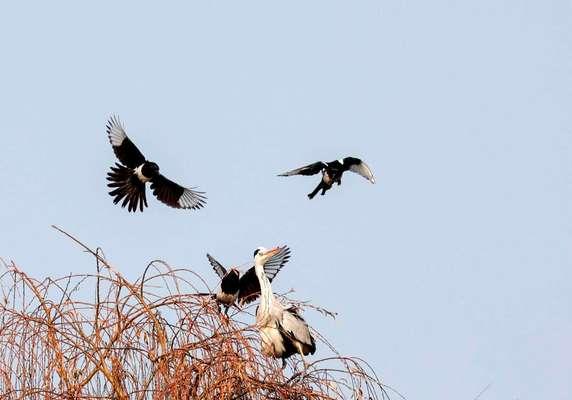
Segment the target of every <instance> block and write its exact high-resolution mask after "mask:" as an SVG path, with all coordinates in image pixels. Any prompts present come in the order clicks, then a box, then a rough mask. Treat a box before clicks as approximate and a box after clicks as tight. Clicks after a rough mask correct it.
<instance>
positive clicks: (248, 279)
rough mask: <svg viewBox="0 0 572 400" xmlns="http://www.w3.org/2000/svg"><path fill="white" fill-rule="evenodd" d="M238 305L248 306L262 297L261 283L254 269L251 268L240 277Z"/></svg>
mask: <svg viewBox="0 0 572 400" xmlns="http://www.w3.org/2000/svg"><path fill="white" fill-rule="evenodd" d="M238 287H239V289H238V305H239V306H241V307H242V306H243V305H245V304H248V303H250V302H252V301H254V300H256V299H257V298H258V296H260V282H259V281H258V277H257V276H256V271H255V270H254V267H251V268H249V269H248V271H246V272H245V273H244V274H242V276H241V277H240V281H239V284H238Z"/></svg>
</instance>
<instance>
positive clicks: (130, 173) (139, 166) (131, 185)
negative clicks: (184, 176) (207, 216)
mask: <svg viewBox="0 0 572 400" xmlns="http://www.w3.org/2000/svg"><path fill="white" fill-rule="evenodd" d="M106 128H107V129H106V130H107V136H108V138H109V142H110V143H111V146H112V147H113V151H114V153H115V155H116V156H117V158H118V159H119V161H120V162H121V164H119V163H115V167H111V172H108V173H107V180H108V181H109V182H110V183H108V184H107V186H108V187H110V188H114V189H113V190H112V191H110V192H109V194H110V195H111V196H112V197H114V199H113V203H115V204H117V203H119V202H120V201H121V200H123V202H122V203H121V207H125V206H127V209H128V210H129V211H130V212H131V211H137V208H139V210H140V211H143V209H144V208H145V207H147V198H146V195H145V184H146V183H147V182H150V183H151V190H152V191H153V194H154V195H155V197H157V199H159V200H160V201H161V202H163V203H165V204H166V205H168V206H170V207H174V208H186V209H198V208H202V207H204V205H205V203H206V196H205V195H204V192H199V191H196V190H194V188H190V189H189V188H185V187H183V186H181V185H179V184H177V183H175V182H173V181H171V180H169V179H167V178H166V177H164V176H163V175H162V174H161V173H160V172H159V166H158V165H157V164H155V163H154V162H151V161H148V160H147V159H145V156H143V154H142V153H141V152H140V151H139V149H138V148H137V146H135V144H134V143H133V142H132V141H131V139H129V137H128V136H127V134H126V133H125V129H124V128H123V125H122V124H121V121H120V120H119V118H118V117H117V116H112V117H111V118H110V119H109V120H108V122H107V126H106Z"/></svg>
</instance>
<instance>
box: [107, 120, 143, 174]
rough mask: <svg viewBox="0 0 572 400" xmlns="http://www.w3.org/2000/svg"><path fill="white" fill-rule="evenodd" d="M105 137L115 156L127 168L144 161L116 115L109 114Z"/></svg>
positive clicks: (136, 165) (134, 166) (135, 166)
mask: <svg viewBox="0 0 572 400" xmlns="http://www.w3.org/2000/svg"><path fill="white" fill-rule="evenodd" d="M106 131H107V137H108V138H109V142H110V143H111V146H112V147H113V152H114V153H115V156H116V157H117V158H118V159H119V161H121V163H122V164H123V165H125V166H127V167H129V168H137V167H138V166H140V165H141V164H143V163H144V162H145V157H144V156H143V154H142V153H141V152H140V151H139V149H138V148H137V146H135V144H134V143H133V142H132V141H131V139H129V137H128V136H127V134H126V133H125V128H124V127H123V124H122V123H121V121H120V120H119V117H117V116H116V115H113V116H111V118H109V120H108V121H107V125H106Z"/></svg>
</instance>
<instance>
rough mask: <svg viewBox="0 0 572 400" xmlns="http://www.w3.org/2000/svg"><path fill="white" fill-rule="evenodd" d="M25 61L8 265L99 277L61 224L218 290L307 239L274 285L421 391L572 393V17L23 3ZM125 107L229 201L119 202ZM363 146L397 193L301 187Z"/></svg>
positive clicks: (158, 143)
mask: <svg viewBox="0 0 572 400" xmlns="http://www.w3.org/2000/svg"><path fill="white" fill-rule="evenodd" d="M0 49H1V50H0V51H1V54H2V57H1V61H0V117H1V120H2V126H1V128H0V149H1V156H0V181H1V182H2V191H1V196H0V221H1V226H2V229H1V230H0V257H2V258H4V259H7V260H14V261H15V262H16V263H17V264H18V265H19V266H20V268H22V269H23V270H24V271H26V272H28V273H29V274H31V275H33V276H35V277H37V278H39V279H41V278H43V277H46V276H62V275H65V274H68V273H70V272H76V273H87V272H93V271H94V264H93V260H92V258H90V257H88V256H87V255H86V254H85V253H83V252H82V251H81V250H80V249H79V248H78V247H77V246H75V245H74V244H73V243H72V242H71V241H70V240H69V239H67V238H65V237H63V236H62V235H61V234H59V233H58V232H56V231H54V230H53V229H52V228H50V225H52V224H55V225H57V226H59V227H61V228H63V229H65V230H66V231H68V232H70V233H72V234H74V235H75V236H77V237H78V238H79V239H81V240H82V241H83V242H84V243H86V244H88V245H90V246H91V247H97V246H100V247H102V248H103V249H104V251H105V254H106V257H107V258H108V259H109V260H110V262H111V263H112V264H113V265H114V266H116V268H118V269H119V270H120V271H121V272H122V273H123V274H124V275H125V276H126V277H128V278H130V279H136V278H137V277H138V276H139V275H140V274H141V273H142V271H143V269H144V268H145V266H146V265H147V263H148V262H149V261H150V260H153V259H157V258H159V259H162V260H164V261H166V262H168V263H169V264H171V265H173V266H177V267H188V268H192V269H194V270H195V271H197V272H199V273H201V275H202V276H203V277H205V278H207V279H208V280H209V282H210V283H211V284H212V285H213V286H215V285H216V276H215V275H214V273H213V272H212V270H211V269H210V266H209V265H208V263H207V260H206V257H205V253H206V252H209V253H211V254H213V255H214V256H215V257H217V258H218V259H219V260H220V261H222V262H223V263H225V264H231V263H234V264H240V263H244V262H246V261H248V260H250V259H251V257H252V252H253V250H254V249H255V248H256V247H257V246H260V245H262V246H266V247H270V246H274V245H278V244H287V245H289V246H290V247H291V249H292V254H293V255H292V259H291V262H290V263H289V264H287V266H286V267H285V268H284V269H283V270H282V271H281V272H280V274H279V275H278V277H277V279H276V280H275V281H274V283H273V287H274V289H275V290H276V291H286V290H288V289H290V288H294V289H295V290H296V292H295V294H294V296H295V297H296V298H299V299H303V300H310V301H312V302H313V303H314V304H316V305H320V306H323V307H325V308H327V309H330V310H333V311H336V312H338V313H339V315H338V318H337V319H336V320H331V319H327V318H325V317H323V316H321V315H320V314H318V313H315V312H312V311H307V312H306V313H305V314H304V315H305V317H306V319H307V321H308V322H309V323H310V324H311V325H312V326H313V327H315V328H316V329H318V330H319V331H320V332H321V333H323V334H324V335H325V336H326V337H327V338H328V339H329V340H330V341H331V342H332V343H333V344H334V345H335V346H336V347H337V348H338V349H339V350H340V351H341V352H342V353H344V354H350V355H355V356H361V357H363V358H365V359H366V360H368V361H369V362H370V364H371V365H372V366H373V367H374V368H375V370H376V372H377V373H378V375H379V376H380V377H381V378H382V379H383V380H384V382H385V383H387V384H388V385H390V386H392V387H394V388H396V389H397V390H398V391H399V392H400V393H402V394H403V395H404V396H405V397H406V398H407V399H468V400H471V399H474V398H475V397H476V396H477V395H478V393H479V392H480V391H481V390H482V389H483V388H485V387H486V386H487V385H489V384H490V387H489V388H488V389H487V390H486V391H485V392H484V393H483V394H482V395H481V396H480V399H481V400H496V399H499V400H500V399H504V400H516V399H519V400H524V399H537V398H543V399H551V400H557V399H570V398H572V380H570V371H571V370H572V341H571V338H572V290H571V289H572V288H571V286H572V251H571V239H572V207H571V205H570V199H571V198H572V157H571V156H572V117H571V116H572V113H571V112H570V110H571V109H572V57H571V55H572V4H571V3H570V2H569V1H543V2H539V1H522V0H520V1H516V0H504V1H499V0H481V1H472V2H466V1H452V0H448V1H445V0H435V1H431V2H427V1H421V0H418V1H406V0H397V1H367V0H353V1H338V0H327V1H326V0H316V1H297V0H294V1H288V2H267V1H250V0H246V1H241V2H236V1H222V0H221V1H212V2H198V1H194V2H191V1H188V2H176V1H174V2H168V3H166V2H163V3H161V4H159V3H157V2H146V1H138V2H135V1H125V2H111V1H99V2H92V3H90V4H87V3H85V2H81V3H80V2H71V1H69V2H58V1H55V2H31V1H21V2H3V3H2V4H1V5H0ZM113 113H116V114H118V115H119V116H120V118H121V119H122V121H123V123H124V125H125V127H126V131H127V133H128V135H130V137H131V138H132V140H133V141H134V142H135V143H136V144H137V146H138V147H139V148H140V149H141V150H142V152H143V153H144V154H145V155H146V156H147V157H148V158H149V159H151V160H153V161H155V162H157V163H158V164H159V165H160V167H161V170H162V172H163V173H164V174H165V175H166V176H168V177H170V178H172V179H173V180H176V181H177V182H179V183H181V184H184V185H188V186H198V187H200V189H202V190H204V191H206V192H207V196H208V204H207V207H206V208H204V209H202V210H200V211H186V210H175V209H171V208H168V207H166V206H164V205H163V204H161V203H159V202H158V201H157V200H156V199H155V198H153V197H152V196H151V195H150V194H149V193H148V200H149V208H148V209H146V210H145V212H144V213H143V214H141V213H138V214H130V213H128V212H127V211H126V210H125V209H121V208H120V207H118V206H115V205H113V202H112V198H111V197H110V196H109V195H108V194H107V188H106V181H105V174H106V171H107V169H108V168H109V166H111V165H113V163H114V162H115V158H114V155H113V152H112V149H111V147H110V145H109V143H108V140H107V137H106V134H105V123H106V120H107V118H108V117H109V116H110V115H111V114H113ZM348 155H353V156H357V157H361V158H362V159H364V160H365V161H366V162H367V163H368V164H369V165H370V167H371V168H372V169H373V171H374V174H375V176H376V180H377V183H376V184H375V185H371V184H369V183H368V182H367V181H366V180H364V179H363V178H361V177H359V176H358V175H353V174H348V175H346V176H344V180H343V183H342V186H340V187H335V188H333V189H332V190H331V191H330V192H328V193H327V195H326V196H324V197H321V196H317V197H316V198H315V199H314V200H312V201H310V200H308V199H307V198H306V194H307V193H309V192H310V191H311V190H312V189H313V188H314V186H315V185H316V183H317V180H318V179H319V178H318V177H290V178H279V177H276V174H278V173H280V172H284V171H286V170H288V169H292V168H296V167H299V166H301V165H304V164H307V163H310V162H314V161H318V160H323V161H330V160H334V159H338V158H340V157H344V156H348ZM320 351H321V350H320V348H318V352H317V354H316V356H314V357H319V356H320Z"/></svg>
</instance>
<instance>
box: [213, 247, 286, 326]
mask: <svg viewBox="0 0 572 400" xmlns="http://www.w3.org/2000/svg"><path fill="white" fill-rule="evenodd" d="M207 259H208V260H209V263H210V264H211V265H212V267H213V269H214V271H215V272H216V274H217V275H218V276H219V278H220V279H221V282H220V289H219V290H218V291H217V293H216V294H215V299H216V301H217V302H218V303H219V304H222V305H224V307H225V314H227V315H228V309H229V308H230V306H232V305H233V304H234V303H235V301H238V305H239V307H242V306H243V305H245V304H248V303H250V302H252V301H254V300H256V299H257V298H258V296H259V295H260V283H259V282H258V278H257V277H256V273H255V270H254V266H252V267H250V268H249V269H248V270H247V271H246V272H245V273H244V274H242V276H241V274H240V271H239V269H238V268H236V267H231V268H229V269H228V270H227V269H226V268H225V267H223V266H222V264H221V263H219V262H218V261H217V260H216V259H215V258H214V257H213V256H211V255H210V254H207ZM289 259H290V249H289V248H288V247H283V248H282V249H281V251H279V252H278V253H276V254H274V255H273V256H272V257H270V258H269V259H268V261H266V264H264V272H265V274H266V276H267V277H268V280H269V281H270V282H272V279H274V277H275V276H276V274H278V272H280V270H281V269H282V267H283V266H284V265H285V264H286V263H287V262H288V260H289ZM251 265H252V264H251Z"/></svg>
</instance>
